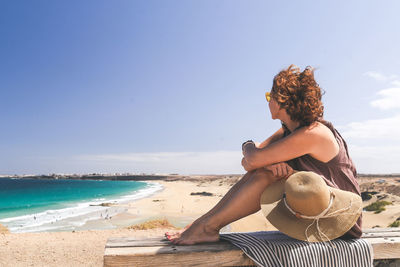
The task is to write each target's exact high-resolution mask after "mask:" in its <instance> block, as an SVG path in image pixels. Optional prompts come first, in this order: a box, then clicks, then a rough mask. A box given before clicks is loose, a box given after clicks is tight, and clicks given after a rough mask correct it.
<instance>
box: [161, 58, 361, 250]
mask: <svg viewBox="0 0 400 267" xmlns="http://www.w3.org/2000/svg"><path fill="white" fill-rule="evenodd" d="M321 96H322V93H321V89H320V87H319V85H318V84H317V82H316V81H315V79H314V73H313V69H312V68H311V67H307V68H306V69H305V70H304V71H303V72H301V71H300V69H299V68H298V67H296V66H294V65H291V66H289V68H287V69H286V70H282V71H281V72H279V73H278V74H277V75H276V76H275V78H274V81H273V86H272V90H271V92H270V93H266V99H267V101H268V102H269V103H268V104H269V110H270V112H271V117H272V119H274V120H276V119H278V120H280V121H281V122H282V127H281V128H280V129H279V130H278V131H276V132H275V133H274V134H273V135H272V136H271V137H269V138H268V139H266V140H265V141H264V142H262V143H261V144H258V143H255V142H253V141H247V142H245V143H243V145H242V150H243V156H244V157H243V159H242V165H243V168H244V169H245V170H246V171H247V173H246V174H245V175H244V176H243V178H242V179H241V180H240V181H239V182H238V183H236V184H235V185H234V186H233V187H232V188H231V189H230V190H229V192H228V193H227V194H226V195H225V196H224V197H223V198H222V199H221V201H220V202H219V203H218V204H217V205H216V206H215V207H214V208H213V209H211V210H210V211H209V212H207V213H206V214H205V215H203V216H202V217H200V218H199V219H197V220H196V221H195V222H194V223H192V224H191V225H190V226H188V228H186V229H185V231H183V232H182V233H177V234H175V235H169V234H168V233H166V236H167V238H168V239H169V240H171V241H172V242H173V243H174V244H177V245H189V244H195V243H201V242H213V241H217V240H218V239H219V230H220V229H221V228H222V227H224V226H225V225H227V224H229V223H231V222H233V221H236V220H238V219H240V218H243V217H245V216H248V215H250V214H253V213H255V212H257V211H259V210H260V198H261V196H262V194H263V192H264V190H265V189H266V188H267V187H268V186H269V185H271V184H272V183H274V182H275V181H277V180H279V179H286V178H287V177H289V176H290V175H291V174H292V173H293V172H294V170H296V171H312V172H315V173H317V174H319V175H321V176H322V178H323V179H324V180H325V182H326V183H327V184H328V185H329V186H332V187H336V188H339V189H342V190H346V191H351V192H354V193H356V194H358V195H359V194H360V189H359V186H358V183H357V181H356V178H355V177H356V170H355V167H354V164H353V162H352V161H351V159H350V157H349V155H348V151H347V145H346V143H345V141H344V140H343V138H342V137H341V136H340V134H339V133H338V132H337V131H336V130H335V129H334V128H333V126H332V124H331V123H329V122H326V121H324V120H323V110H324V107H323V104H322V102H321ZM345 236H346V237H352V238H359V237H360V236H361V217H360V218H359V219H358V221H357V223H356V224H355V225H354V226H353V228H352V229H351V230H350V231H348V232H347V233H346V235H345Z"/></svg>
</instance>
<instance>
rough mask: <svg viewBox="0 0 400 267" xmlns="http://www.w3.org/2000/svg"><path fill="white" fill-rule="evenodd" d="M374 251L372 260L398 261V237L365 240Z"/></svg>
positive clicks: (399, 239)
mask: <svg viewBox="0 0 400 267" xmlns="http://www.w3.org/2000/svg"><path fill="white" fill-rule="evenodd" d="M366 240H367V241H368V242H369V243H370V244H371V245H372V248H373V250H374V259H377V260H379V259H399V258H400V237H393V238H368V239H366Z"/></svg>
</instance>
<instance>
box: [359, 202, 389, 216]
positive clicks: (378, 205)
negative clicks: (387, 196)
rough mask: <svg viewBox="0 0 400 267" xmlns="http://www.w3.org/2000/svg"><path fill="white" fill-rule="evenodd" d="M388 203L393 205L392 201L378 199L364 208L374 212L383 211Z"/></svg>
mask: <svg viewBox="0 0 400 267" xmlns="http://www.w3.org/2000/svg"><path fill="white" fill-rule="evenodd" d="M386 205H392V202H389V201H384V200H381V201H376V202H374V203H371V204H369V205H368V206H366V207H365V208H364V209H365V210H366V211H374V213H381V212H382V211H384V210H385V206H386Z"/></svg>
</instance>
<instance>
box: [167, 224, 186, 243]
mask: <svg viewBox="0 0 400 267" xmlns="http://www.w3.org/2000/svg"><path fill="white" fill-rule="evenodd" d="M192 224H193V223H190V224H188V225H186V226H185V227H184V228H183V229H182V230H180V231H178V232H173V233H172V232H165V234H164V235H165V237H166V238H167V239H168V240H169V241H171V240H172V239H174V238H178V237H180V236H181V234H182V233H183V232H184V231H186V229H188V228H189V227H190V226H192Z"/></svg>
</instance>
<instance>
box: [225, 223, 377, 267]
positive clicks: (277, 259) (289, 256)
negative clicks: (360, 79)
mask: <svg viewBox="0 0 400 267" xmlns="http://www.w3.org/2000/svg"><path fill="white" fill-rule="evenodd" d="M220 239H221V240H227V241H230V242H231V243H232V244H233V245H235V246H236V247H239V248H240V249H241V250H242V251H243V252H244V253H245V254H246V255H247V256H248V257H249V258H251V259H252V260H253V261H254V262H255V263H256V264H257V265H258V266H299V267H303V266H309V267H311V266H340V267H344V266H349V267H354V266H360V267H362V266H368V267H371V266H373V250H372V247H371V245H370V244H369V243H368V242H367V241H365V240H363V239H351V240H340V239H335V240H332V241H330V242H316V243H309V242H305V241H300V240H297V239H293V238H291V237H288V236H286V235H284V234H282V233H280V232H278V231H269V232H251V233H224V234H220Z"/></svg>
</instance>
